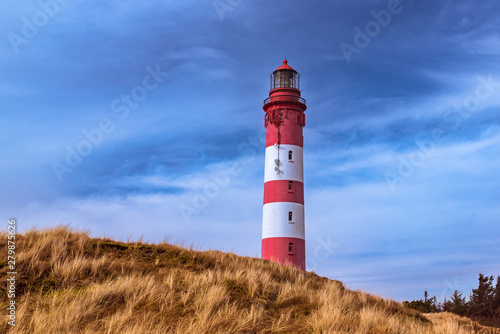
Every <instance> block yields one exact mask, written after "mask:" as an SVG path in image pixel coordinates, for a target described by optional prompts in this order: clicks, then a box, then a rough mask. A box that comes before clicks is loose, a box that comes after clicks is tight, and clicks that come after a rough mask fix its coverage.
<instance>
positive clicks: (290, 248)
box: [288, 243, 293, 253]
mask: <svg viewBox="0 0 500 334" xmlns="http://www.w3.org/2000/svg"><path fill="white" fill-rule="evenodd" d="M292 252H293V243H289V244H288V253H292Z"/></svg>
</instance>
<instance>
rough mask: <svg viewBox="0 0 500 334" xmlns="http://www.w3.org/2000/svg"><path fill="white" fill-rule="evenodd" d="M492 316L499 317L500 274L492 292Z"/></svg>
mask: <svg viewBox="0 0 500 334" xmlns="http://www.w3.org/2000/svg"><path fill="white" fill-rule="evenodd" d="M492 304H493V305H492V307H493V316H495V317H498V318H500V276H497V285H496V286H495V290H494V292H493V301H492Z"/></svg>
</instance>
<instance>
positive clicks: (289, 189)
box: [288, 181, 293, 191]
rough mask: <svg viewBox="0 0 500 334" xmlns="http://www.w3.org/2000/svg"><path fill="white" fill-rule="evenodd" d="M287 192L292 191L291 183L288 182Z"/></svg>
mask: <svg viewBox="0 0 500 334" xmlns="http://www.w3.org/2000/svg"><path fill="white" fill-rule="evenodd" d="M288 191H293V182H292V181H289V182H288Z"/></svg>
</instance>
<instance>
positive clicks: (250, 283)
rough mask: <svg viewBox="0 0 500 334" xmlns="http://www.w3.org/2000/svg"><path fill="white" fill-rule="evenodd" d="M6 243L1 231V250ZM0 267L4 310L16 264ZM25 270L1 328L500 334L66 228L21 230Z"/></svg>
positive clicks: (286, 274) (233, 262)
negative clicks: (12, 312) (12, 320)
mask: <svg viewBox="0 0 500 334" xmlns="http://www.w3.org/2000/svg"><path fill="white" fill-rule="evenodd" d="M6 240H7V238H6V235H5V234H2V235H1V236H0V252H1V254H7V249H6V244H7V241H6ZM0 268H1V269H0V276H1V277H2V278H1V281H0V288H1V291H2V294H1V297H2V299H1V303H2V309H3V310H5V308H6V306H7V296H6V293H5V292H6V280H5V278H6V277H5V276H6V272H7V271H8V270H7V268H6V267H5V263H4V262H2V263H1V264H0ZM17 272H18V276H17V290H18V291H17V292H18V293H17V301H18V308H17V323H16V326H15V328H14V329H12V328H11V327H10V326H9V325H8V324H7V320H4V323H3V324H2V326H1V330H2V331H3V332H7V331H9V333H33V334H36V333H40V334H47V333H134V334H136V333H179V334H186V333H366V334H378V333H394V334H402V333H408V334H419V333H436V334H438V333H439V334H441V333H443V334H444V333H450V334H462V333H463V334H466V333H467V334H469V333H495V332H493V331H489V330H490V329H487V328H483V327H480V326H477V325H471V324H470V321H469V322H467V321H465V322H464V321H462V319H460V318H457V317H454V316H452V315H449V314H448V315H447V314H444V315H425V316H424V315H422V314H420V313H418V312H416V311H413V310H409V309H406V308H404V307H402V306H401V305H400V304H399V303H396V302H394V301H390V300H384V299H381V298H378V297H374V296H371V295H368V294H365V293H361V292H359V291H356V292H354V291H350V290H347V289H345V288H344V286H343V285H342V283H340V282H338V281H333V280H329V279H327V278H324V277H320V276H317V275H316V274H314V273H309V272H305V271H301V270H297V269H294V268H291V267H287V266H282V265H279V264H276V263H272V262H269V261H264V260H260V259H255V258H249V257H240V256H236V255H234V254H226V253H222V252H219V251H205V252H198V251H194V250H192V249H191V250H189V249H185V248H182V247H179V246H175V245H171V244H167V243H161V244H154V245H153V244H148V243H144V242H130V243H121V242H116V241H113V240H109V239H97V238H90V237H89V234H88V233H87V232H85V231H74V230H71V229H69V228H67V227H58V228H54V229H49V230H34V229H33V230H30V231H28V232H26V233H24V234H22V235H18V240H17ZM4 319H6V317H4ZM428 319H430V320H428Z"/></svg>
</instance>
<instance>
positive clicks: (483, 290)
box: [469, 274, 495, 317]
mask: <svg viewBox="0 0 500 334" xmlns="http://www.w3.org/2000/svg"><path fill="white" fill-rule="evenodd" d="M478 280H479V284H478V287H477V289H473V290H472V293H471V295H470V307H469V315H473V316H484V317H488V316H493V297H494V295H495V289H494V288H493V276H490V277H488V276H484V275H483V274H479V279H478Z"/></svg>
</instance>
